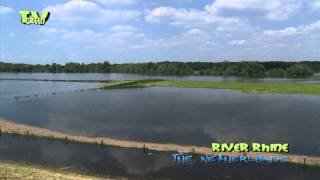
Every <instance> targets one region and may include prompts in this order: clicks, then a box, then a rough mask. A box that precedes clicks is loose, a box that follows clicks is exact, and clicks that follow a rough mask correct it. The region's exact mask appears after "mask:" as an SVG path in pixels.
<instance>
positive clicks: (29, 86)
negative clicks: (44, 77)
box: [0, 76, 97, 99]
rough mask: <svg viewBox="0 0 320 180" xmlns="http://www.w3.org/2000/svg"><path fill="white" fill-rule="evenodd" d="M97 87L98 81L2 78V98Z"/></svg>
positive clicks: (0, 96) (0, 83) (0, 88)
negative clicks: (80, 81)
mask: <svg viewBox="0 0 320 180" xmlns="http://www.w3.org/2000/svg"><path fill="white" fill-rule="evenodd" d="M0 77H1V76H0ZM95 87H97V83H77V82H41V81H6V80H0V99H4V98H12V97H17V96H27V95H35V94H46V93H54V92H66V91H75V90H81V89H90V88H95Z"/></svg>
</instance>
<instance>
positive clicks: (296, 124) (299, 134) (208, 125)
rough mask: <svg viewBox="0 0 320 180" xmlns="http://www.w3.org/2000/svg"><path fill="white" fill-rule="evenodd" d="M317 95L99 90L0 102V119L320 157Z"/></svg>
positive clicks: (69, 129) (128, 137)
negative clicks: (286, 148) (275, 146)
mask: <svg viewBox="0 0 320 180" xmlns="http://www.w3.org/2000/svg"><path fill="white" fill-rule="evenodd" d="M319 107H320V97H315V96H298V95H270V94H263V95H262V94H261V95H257V94H245V93H239V92H232V91H227V90H213V89H189V88H160V87H152V88H144V89H121V90H99V91H94V92H91V91H90V92H82V93H73V94H68V95H58V96H54V97H42V98H36V99H28V100H24V101H16V102H10V103H0V117H3V118H5V119H9V120H12V121H14V122H18V123H23V124H29V125H34V126H39V127H43V128H48V129H52V130H56V131H62V132H65V133H70V134H75V135H87V136H106V137H112V138H116V139H126V140H137V141H147V142H160V143H177V144H194V145H201V146H207V147H208V146H209V145H210V143H212V142H215V141H218V142H248V143H251V142H259V143H286V142H288V143H290V152H292V153H298V154H307V155H320V144H319V143H320V142H319V139H320V131H319V129H320V121H319V117H320V111H319Z"/></svg>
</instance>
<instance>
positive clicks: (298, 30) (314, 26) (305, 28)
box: [262, 20, 320, 37]
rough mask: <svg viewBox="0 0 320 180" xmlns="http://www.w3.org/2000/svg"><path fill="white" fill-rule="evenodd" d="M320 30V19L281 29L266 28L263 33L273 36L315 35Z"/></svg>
mask: <svg viewBox="0 0 320 180" xmlns="http://www.w3.org/2000/svg"><path fill="white" fill-rule="evenodd" d="M319 31H320V20H319V21H316V22H314V23H311V24H309V25H301V26H298V27H288V28H285V29H280V30H265V31H263V33H262V34H263V35H265V36H272V37H289V36H297V35H313V34H314V33H317V32H319Z"/></svg>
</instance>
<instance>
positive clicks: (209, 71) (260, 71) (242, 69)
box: [0, 61, 320, 78]
mask: <svg viewBox="0 0 320 180" xmlns="http://www.w3.org/2000/svg"><path fill="white" fill-rule="evenodd" d="M309 67H312V69H313V70H314V71H315V72H320V62H318V61H302V62H248V61H243V62H226V61H225V62H185V63H184V62H168V61H165V62H158V63H153V62H148V63H127V64H110V63H109V62H107V61H105V62H103V63H90V64H84V63H81V64H80V63H74V62H70V63H66V64H65V65H60V64H56V63H53V64H51V65H49V64H47V65H39V64H37V65H28V64H13V63H3V62H0V72H51V73H59V72H66V73H109V72H115V73H140V74H154V75H183V76H186V75H210V76H211V75H213V76H241V77H255V78H260V77H265V76H268V77H284V76H285V72H286V73H287V76H288V77H292V78H305V77H309V76H311V75H313V71H312V69H310V68H309Z"/></svg>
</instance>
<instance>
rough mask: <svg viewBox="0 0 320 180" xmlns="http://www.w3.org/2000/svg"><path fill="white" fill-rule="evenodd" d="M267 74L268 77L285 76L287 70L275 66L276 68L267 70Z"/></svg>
mask: <svg viewBox="0 0 320 180" xmlns="http://www.w3.org/2000/svg"><path fill="white" fill-rule="evenodd" d="M267 76H268V77H284V76H285V71H284V70H283V69H280V68H275V69H269V70H268V71H267Z"/></svg>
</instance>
